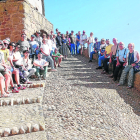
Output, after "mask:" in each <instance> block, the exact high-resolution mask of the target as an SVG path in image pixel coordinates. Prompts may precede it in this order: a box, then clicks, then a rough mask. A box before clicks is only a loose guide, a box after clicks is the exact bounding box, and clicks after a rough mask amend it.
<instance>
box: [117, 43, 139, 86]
mask: <svg viewBox="0 0 140 140" xmlns="http://www.w3.org/2000/svg"><path fill="white" fill-rule="evenodd" d="M134 47H135V45H134V43H129V44H128V49H129V52H128V53H127V57H126V62H125V63H124V64H123V66H126V67H125V68H124V70H123V72H122V75H121V78H120V81H119V84H118V86H120V85H123V84H124V83H125V79H126V77H127V74H128V73H129V76H128V87H127V88H132V87H133V82H134V67H135V66H136V64H137V63H138V62H139V53H138V52H137V51H136V50H134Z"/></svg>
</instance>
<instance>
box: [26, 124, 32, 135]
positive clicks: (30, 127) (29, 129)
mask: <svg viewBox="0 0 140 140" xmlns="http://www.w3.org/2000/svg"><path fill="white" fill-rule="evenodd" d="M31 129H32V125H31V124H30V123H27V130H26V133H31Z"/></svg>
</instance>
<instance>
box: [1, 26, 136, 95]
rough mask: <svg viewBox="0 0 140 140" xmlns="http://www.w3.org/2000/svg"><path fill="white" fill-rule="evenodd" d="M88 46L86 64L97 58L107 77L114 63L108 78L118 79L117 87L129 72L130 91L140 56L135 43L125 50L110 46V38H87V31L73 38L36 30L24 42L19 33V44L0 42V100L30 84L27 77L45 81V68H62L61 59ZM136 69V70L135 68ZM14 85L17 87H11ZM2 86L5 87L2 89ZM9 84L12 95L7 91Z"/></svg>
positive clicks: (122, 45) (71, 34) (115, 43)
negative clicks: (99, 39) (34, 76)
mask: <svg viewBox="0 0 140 140" xmlns="http://www.w3.org/2000/svg"><path fill="white" fill-rule="evenodd" d="M86 44H87V46H88V55H89V58H90V60H89V62H92V58H93V54H97V55H98V67H97V68H96V69H97V70H98V69H103V71H102V72H101V73H102V74H109V68H108V65H109V63H112V64H113V74H112V75H109V77H111V78H113V80H114V81H116V80H117V78H119V84H118V85H123V84H124V82H125V79H126V76H127V73H129V78H128V88H132V86H133V80H134V72H135V71H136V70H138V63H139V53H138V52H137V51H135V50H134V43H129V44H128V47H127V48H125V47H124V43H123V42H119V43H118V41H117V39H116V38H113V45H112V44H111V43H110V40H109V39H106V40H105V39H104V38H102V39H101V41H98V38H97V37H95V39H94V37H93V32H91V33H90V35H89V37H87V35H86V32H85V31H83V33H82V34H81V32H80V31H79V32H78V33H77V34H75V35H74V31H71V33H69V32H68V31H66V34H61V32H60V31H59V30H58V29H56V33H55V34H54V32H53V31H51V32H50V33H42V34H41V32H40V31H36V33H35V34H33V35H31V38H30V39H28V40H27V37H26V33H25V32H22V34H21V39H20V40H19V41H18V42H16V43H15V42H11V41H10V38H6V39H4V40H0V91H1V97H9V96H12V93H18V92H19V90H24V89H26V87H24V86H22V85H21V84H20V83H22V84H31V83H32V82H31V81H30V78H31V76H32V75H36V77H37V80H41V79H44V80H45V79H46V74H47V71H48V66H50V67H51V70H50V71H52V72H55V71H57V66H58V67H61V61H62V59H64V60H65V59H67V57H68V56H69V55H70V56H72V55H75V54H81V55H82V53H83V48H84V47H85V45H86ZM136 66H137V69H135V67H136ZM14 82H15V83H16V84H17V87H15V86H14ZM4 83H5V88H4ZM9 85H11V87H12V93H10V92H9Z"/></svg>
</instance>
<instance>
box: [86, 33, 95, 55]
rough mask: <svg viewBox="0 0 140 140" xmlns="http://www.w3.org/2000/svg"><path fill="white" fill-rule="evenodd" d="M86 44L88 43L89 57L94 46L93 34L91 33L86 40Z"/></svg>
mask: <svg viewBox="0 0 140 140" xmlns="http://www.w3.org/2000/svg"><path fill="white" fill-rule="evenodd" d="M87 43H88V54H89V57H90V53H91V52H92V51H93V45H94V38H93V32H91V33H90V37H88V38H87Z"/></svg>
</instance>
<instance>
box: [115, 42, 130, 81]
mask: <svg viewBox="0 0 140 140" xmlns="http://www.w3.org/2000/svg"><path fill="white" fill-rule="evenodd" d="M127 53H128V50H127V49H126V48H124V43H123V42H120V43H119V50H118V51H117V54H116V57H117V64H116V68H115V71H114V74H113V80H114V81H116V80H117V77H119V78H120V76H121V74H122V70H123V68H124V66H123V64H124V63H125V60H126V56H127Z"/></svg>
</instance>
